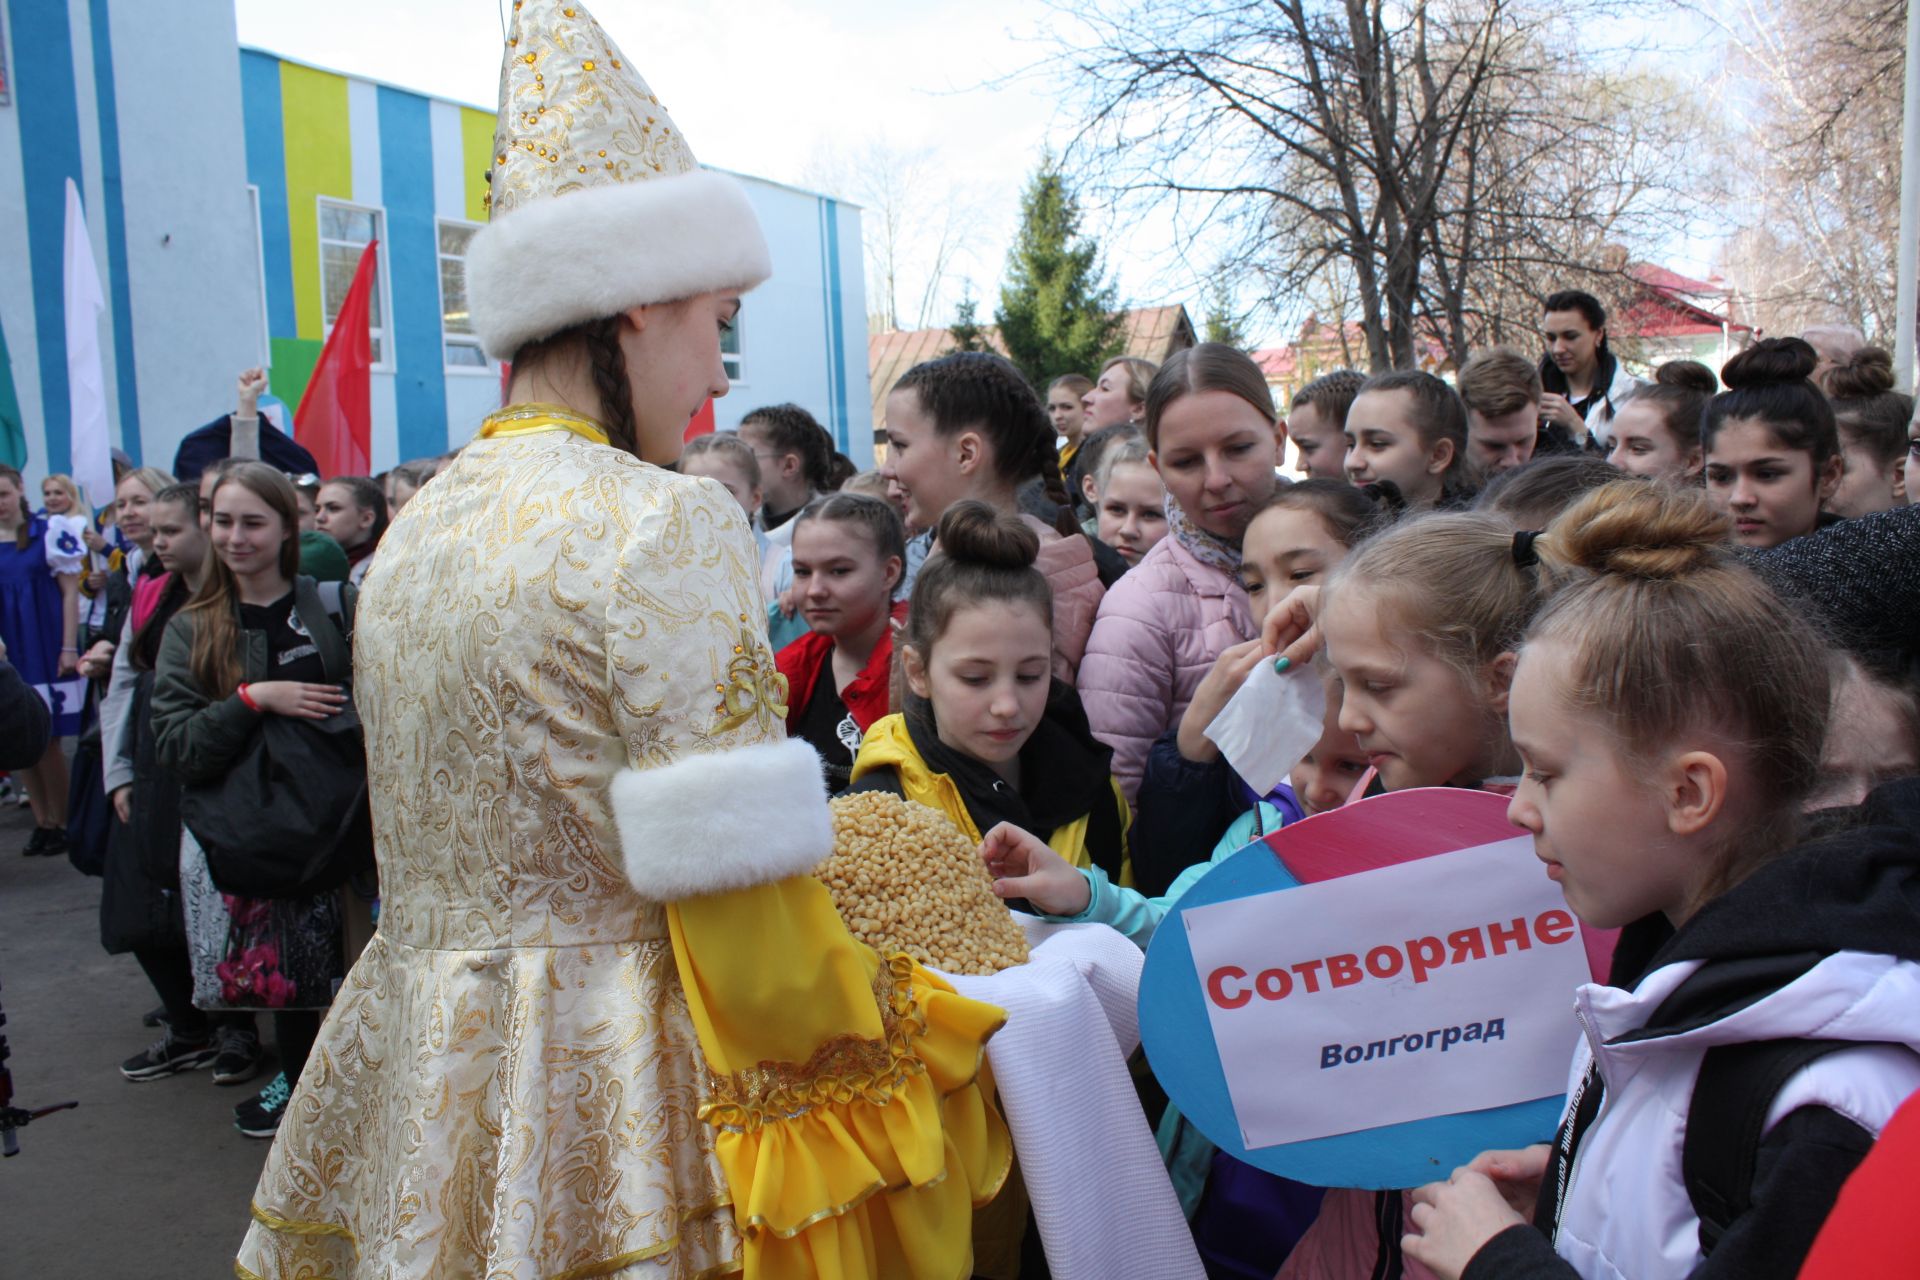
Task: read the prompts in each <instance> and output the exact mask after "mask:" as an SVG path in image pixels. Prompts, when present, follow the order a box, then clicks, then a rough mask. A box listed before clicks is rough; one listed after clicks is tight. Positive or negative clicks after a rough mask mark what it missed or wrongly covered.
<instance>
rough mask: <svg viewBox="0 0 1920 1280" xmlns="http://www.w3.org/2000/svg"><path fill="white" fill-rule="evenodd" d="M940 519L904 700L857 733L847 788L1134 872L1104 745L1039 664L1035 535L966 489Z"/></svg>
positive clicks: (1072, 696)
mask: <svg viewBox="0 0 1920 1280" xmlns="http://www.w3.org/2000/svg"><path fill="white" fill-rule="evenodd" d="M938 528H939V533H938V538H937V541H938V545H939V550H938V551H937V552H935V553H934V555H933V556H932V557H930V558H929V559H928V560H927V563H926V565H925V567H923V568H922V569H921V570H920V576H919V578H918V579H916V580H915V582H914V584H913V597H912V600H911V602H910V606H909V608H908V612H907V627H906V632H905V635H904V636H903V637H902V639H901V651H902V652H901V657H902V666H903V669H904V671H905V673H906V683H907V689H908V697H907V699H906V710H905V711H904V712H903V713H901V714H898V715H890V716H888V717H886V718H885V719H883V720H881V721H879V722H878V723H877V724H875V725H874V726H873V727H872V728H871V729H869V730H868V731H867V736H866V740H865V741H864V742H862V743H861V744H860V754H859V757H858V758H857V759H856V760H855V761H854V765H853V790H855V791H890V792H892V793H893V794H895V795H898V796H901V797H903V798H905V799H908V800H913V801H917V802H919V803H920V804H924V805H927V806H929V807H931V808H934V809H938V810H939V811H940V812H942V813H944V814H945V815H946V816H947V818H948V819H949V820H950V821H952V823H953V825H954V826H956V827H958V828H959V829H960V830H961V832H962V833H964V834H965V835H966V836H967V837H968V838H969V839H971V840H974V841H976V842H978V841H980V840H981V839H982V838H984V836H985V835H986V833H987V832H989V831H991V830H993V829H994V828H995V827H998V826H999V825H1000V824H1002V823H1010V824H1012V825H1013V826H1015V827H1018V828H1020V829H1021V830H1023V831H1029V832H1032V833H1034V834H1035V835H1036V836H1037V837H1038V838H1040V839H1041V840H1043V841H1045V842H1046V844H1047V845H1049V846H1050V847H1051V848H1052V849H1053V850H1054V852H1056V853H1058V854H1059V855H1060V856H1061V857H1062V858H1064V859H1065V860H1066V861H1067V862H1068V863H1070V864H1071V865H1072V866H1075V867H1097V868H1099V870H1100V872H1101V873H1102V874H1103V875H1104V876H1105V877H1106V878H1108V879H1110V880H1112V881H1113V882H1114V883H1116V884H1130V883H1132V879H1133V876H1132V869H1131V867H1130V865H1129V863H1128V858H1127V825H1128V813H1127V802H1126V800H1125V799H1123V798H1122V797H1121V795H1120V792H1119V788H1118V787H1117V786H1116V785H1115V783H1114V780H1113V774H1112V770H1111V762H1112V757H1113V753H1112V751H1110V750H1109V749H1108V748H1107V747H1106V746H1105V745H1104V744H1102V743H1101V742H1099V741H1098V740H1097V739H1095V738H1094V736H1093V731H1092V730H1091V729H1090V728H1089V727H1088V725H1087V716H1086V712H1085V711H1084V710H1082V708H1081V706H1080V698H1079V695H1077V694H1076V693H1075V692H1074V691H1073V689H1072V688H1071V687H1070V686H1069V685H1067V684H1066V683H1065V682H1064V681H1062V680H1059V679H1057V678H1054V677H1053V676H1052V674H1051V668H1052V654H1053V649H1054V644H1053V635H1052V625H1053V616H1054V615H1053V600H1052V591H1051V590H1050V589H1049V588H1048V586H1047V580H1046V579H1045V578H1044V577H1042V576H1041V575H1040V573H1039V571H1038V570H1037V569H1035V567H1034V558H1035V556H1036V555H1038V553H1039V550H1040V538H1039V535H1038V534H1036V533H1035V532H1034V531H1033V528H1032V526H1031V525H1029V524H1028V523H1027V522H1026V521H1024V520H1022V519H1020V518H1019V517H1018V516H1013V515H1008V514H1007V513H1005V512H998V511H995V510H994V509H993V508H992V507H990V506H988V505H987V504H986V503H984V502H975V501H971V500H962V501H960V502H957V503H955V504H954V505H953V506H951V507H949V508H948V509H947V512H946V514H945V515H944V516H942V517H941V518H940V524H939V526H938Z"/></svg>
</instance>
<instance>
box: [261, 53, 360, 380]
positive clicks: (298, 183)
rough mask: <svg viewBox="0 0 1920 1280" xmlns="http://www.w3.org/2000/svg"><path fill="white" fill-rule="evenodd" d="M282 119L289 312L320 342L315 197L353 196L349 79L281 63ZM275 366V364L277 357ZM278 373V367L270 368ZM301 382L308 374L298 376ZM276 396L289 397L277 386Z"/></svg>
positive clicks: (322, 328)
mask: <svg viewBox="0 0 1920 1280" xmlns="http://www.w3.org/2000/svg"><path fill="white" fill-rule="evenodd" d="M280 120H281V123H282V125H283V126H284V128H285V130H286V140H287V231H288V236H289V238H290V239H291V241H292V250H293V252H292V257H293V315H294V320H295V323H296V324H297V326H298V328H299V334H300V337H302V338H304V339H307V340H309V341H313V342H318V341H319V340H320V339H321V337H322V336H323V335H324V331H325V322H324V320H323V319H322V316H321V310H320V220H319V214H318V211H317V209H316V207H315V203H314V202H315V200H316V199H317V198H318V197H320V196H331V197H332V198H334V199H336V200H351V199H353V142H352V140H351V138H350V137H349V135H348V125H347V81H346V77H344V76H336V75H329V74H328V73H327V72H325V71H315V70H314V69H313V68H311V67H301V66H296V65H294V64H293V63H291V62H283V63H281V64H280ZM274 363H275V365H276V366H277V365H278V364H279V360H278V359H277V358H276V359H275V361H274ZM274 373H275V375H276V377H277V376H278V374H279V369H278V368H277V367H276V368H275V370H274ZM300 381H301V384H302V385H303V386H304V385H305V383H306V376H305V375H304V374H303V375H302V376H301V379H300ZM276 394H278V395H280V396H281V397H282V398H285V399H289V400H292V399H293V397H288V396H287V395H286V393H285V392H284V391H280V390H278V389H277V388H276Z"/></svg>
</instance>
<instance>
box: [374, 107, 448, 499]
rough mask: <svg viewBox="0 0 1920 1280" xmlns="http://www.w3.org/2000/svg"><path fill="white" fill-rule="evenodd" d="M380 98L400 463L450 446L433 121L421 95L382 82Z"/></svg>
mask: <svg viewBox="0 0 1920 1280" xmlns="http://www.w3.org/2000/svg"><path fill="white" fill-rule="evenodd" d="M379 103H380V190H381V192H382V196H383V198H384V199H385V200H386V202H387V246H386V247H387V251H388V252H387V279H388V282H389V283H390V284H391V285H392V287H393V332H394V344H393V353H394V379H393V385H394V398H395V401H396V408H397V410H398V414H399V424H398V425H399V432H398V435H399V447H400V458H401V460H402V461H403V462H404V461H406V460H408V459H410V458H424V457H427V456H429V455H431V454H438V453H444V452H446V448H447V373H446V355H445V353H444V351H443V350H442V348H441V335H440V239H439V230H438V228H437V227H436V225H435V223H434V216H433V122H432V118H431V116H430V114H429V106H428V103H427V100H426V99H425V98H422V97H420V96H419V95H418V94H413V93H406V92H403V91H401V90H399V89H389V88H388V87H387V86H385V85H381V86H380V97H379Z"/></svg>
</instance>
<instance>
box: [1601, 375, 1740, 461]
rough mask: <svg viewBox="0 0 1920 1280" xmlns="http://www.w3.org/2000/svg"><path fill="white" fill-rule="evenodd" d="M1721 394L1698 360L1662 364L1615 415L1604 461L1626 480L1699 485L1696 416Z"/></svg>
mask: <svg viewBox="0 0 1920 1280" xmlns="http://www.w3.org/2000/svg"><path fill="white" fill-rule="evenodd" d="M1719 389H1720V383H1719V381H1718V380H1717V379H1716V378H1715V377H1714V376H1713V371H1712V370H1711V369H1709V368H1707V366H1705V365H1703V364H1701V363H1699V362H1698V361H1696V360H1669V361H1668V362H1667V363H1666V364H1663V365H1661V366H1660V367H1659V369H1657V370H1655V371H1654V375H1653V381H1652V382H1650V383H1645V384H1643V385H1641V386H1638V387H1635V388H1634V389H1633V390H1632V391H1631V392H1629V393H1628V394H1627V397H1626V399H1625V400H1623V401H1621V403H1620V407H1619V409H1618V410H1617V411H1616V412H1615V413H1614V415H1613V442H1612V444H1610V445H1609V446H1608V447H1607V461H1608V462H1610V463H1612V464H1613V465H1614V466H1616V467H1618V468H1619V469H1620V470H1622V471H1624V472H1626V473H1627V474H1628V475H1634V476H1645V477H1646V478H1647V479H1649V480H1664V481H1667V482H1668V483H1670V484H1697V483H1698V482H1699V480H1700V468H1701V467H1702V466H1703V465H1704V460H1703V458H1702V455H1701V452H1700V417H1701V415H1702V414H1704V413H1705V412H1706V410H1707V402H1708V401H1709V400H1712V399H1713V395H1714V393H1715V392H1716V391H1718V390H1719Z"/></svg>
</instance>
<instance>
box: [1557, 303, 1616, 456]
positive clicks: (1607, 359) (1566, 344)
mask: <svg viewBox="0 0 1920 1280" xmlns="http://www.w3.org/2000/svg"><path fill="white" fill-rule="evenodd" d="M1541 310H1542V311H1543V312H1544V313H1545V315H1544V317H1543V318H1542V320H1541V322H1540V334H1541V337H1542V338H1543V339H1544V340H1545V342H1546V348H1547V352H1546V355H1545V356H1544V357H1542V359H1541V361H1540V382H1541V385H1542V387H1543V391H1542V394H1541V397H1540V413H1541V416H1542V417H1544V418H1546V419H1547V421H1548V424H1549V439H1551V438H1552V436H1553V434H1554V433H1553V432H1552V430H1551V428H1555V427H1557V428H1559V430H1560V431H1562V432H1565V434H1566V436H1567V438H1568V439H1569V440H1571V441H1572V442H1573V443H1574V444H1575V445H1578V446H1580V447H1583V448H1589V449H1597V450H1600V451H1601V452H1603V453H1604V452H1605V451H1606V448H1607V445H1608V444H1609V443H1610V441H1611V440H1612V438H1613V429H1612V422H1613V413H1614V409H1615V407H1616V406H1617V405H1618V404H1619V402H1620V401H1621V400H1622V399H1623V398H1625V396H1626V394H1627V392H1629V391H1631V390H1633V388H1635V387H1637V386H1639V385H1640V379H1638V378H1636V377H1634V376H1633V375H1632V374H1630V373H1628V372H1627V371H1626V370H1625V369H1624V368H1622V367H1621V366H1620V362H1619V361H1618V360H1615V359H1614V358H1613V352H1612V351H1610V350H1608V349H1607V311H1606V308H1605V307H1602V306H1601V305H1600V300H1599V299H1598V298H1596V297H1594V296H1593V295H1592V294H1590V293H1582V292H1581V291H1580V290H1578V289H1562V290H1561V291H1560V292H1558V293H1551V294H1548V295H1547V297H1546V300H1545V301H1544V302H1543V303H1542V304H1541Z"/></svg>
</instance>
